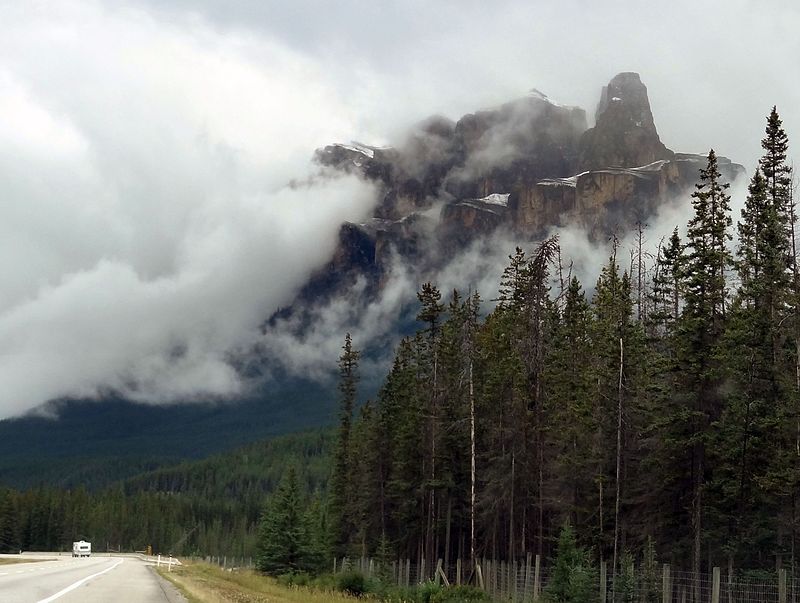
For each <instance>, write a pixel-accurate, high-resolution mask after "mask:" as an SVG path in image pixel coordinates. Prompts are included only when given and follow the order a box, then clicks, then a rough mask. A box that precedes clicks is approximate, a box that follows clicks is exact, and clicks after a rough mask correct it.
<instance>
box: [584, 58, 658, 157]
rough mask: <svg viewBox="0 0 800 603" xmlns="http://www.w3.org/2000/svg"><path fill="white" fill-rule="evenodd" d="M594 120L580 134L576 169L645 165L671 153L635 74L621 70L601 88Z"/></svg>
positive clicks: (643, 88)
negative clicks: (659, 132)
mask: <svg viewBox="0 0 800 603" xmlns="http://www.w3.org/2000/svg"><path fill="white" fill-rule="evenodd" d="M595 122H596V125H595V127H594V128H591V129H590V130H587V131H586V132H584V134H583V136H581V140H580V144H579V147H580V158H579V165H578V169H579V171H585V170H595V169H603V168H607V167H634V166H640V165H647V164H649V163H652V162H654V161H658V160H659V159H672V157H673V155H674V153H673V152H672V151H670V150H669V149H668V148H667V147H665V146H664V144H663V143H662V142H661V139H660V138H659V137H658V132H657V131H656V125H655V122H654V121H653V113H652V111H651V110H650V101H649V99H648V97H647V88H646V87H645V85H644V84H643V83H642V81H641V79H639V74H638V73H620V74H619V75H617V76H615V77H614V79H612V80H611V81H610V82H609V83H608V86H605V87H603V91H602V93H601V95H600V103H599V104H598V106H597V113H596V115H595Z"/></svg>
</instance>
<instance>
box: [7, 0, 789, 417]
mask: <svg viewBox="0 0 800 603" xmlns="http://www.w3.org/2000/svg"><path fill="white" fill-rule="evenodd" d="M712 5H714V6H716V8H717V9H718V10H716V13H715V14H716V15H717V18H715V19H713V20H711V21H709V20H708V19H707V18H706V17H707V15H708V14H710V13H711V12H714V10H713V9H712V8H709V7H708V6H706V5H703V6H702V7H701V6H698V5H696V3H691V2H689V1H688V0H686V1H682V2H679V3H678V4H674V3H673V4H670V5H669V7H668V8H663V9H658V10H655V9H653V8H652V7H650V6H648V7H646V8H645V7H644V6H641V7H640V6H638V5H636V4H635V3H631V2H622V1H618V0H615V1H613V2H610V3H603V4H597V5H594V4H587V3H585V2H581V1H578V0H570V1H568V2H566V3H558V4H552V6H542V5H541V4H532V3H526V2H514V1H510V0H508V1H505V0H504V1H503V2H501V3H500V5H491V6H489V5H487V4H482V3H475V2H467V3H461V2H459V3H455V2H443V3H437V4H435V5H432V4H430V3H422V2H420V1H417V0H412V1H411V2H389V3H373V4H369V5H365V4H364V3H363V2H356V1H354V0H345V1H343V2H341V3H337V4H335V5H334V4H331V5H320V3H316V2H307V1H306V0H300V1H298V2H296V3H275V2H258V1H254V0H234V1H231V2H224V3H223V2H215V1H211V0H208V1H202V2H187V1H185V0H164V1H161V0H159V1H158V2H154V1H148V0H129V1H127V2H114V3H112V2H102V1H100V0H66V1H65V2H59V3H57V4H52V3H50V4H47V5H38V4H34V5H31V4H30V3H25V4H21V3H20V4H14V3H6V4H4V5H3V6H2V7H0V34H1V35H0V114H2V116H3V119H2V122H1V123H0V385H2V387H0V417H3V416H10V415H14V414H19V413H22V412H25V411H27V410H30V409H32V408H35V407H37V406H38V405H40V404H41V403H44V402H46V401H48V400H50V399H53V398H59V397H65V396H100V395H103V394H105V393H107V392H109V391H118V392H120V393H122V394H123V395H126V396H129V397H132V398H135V399H138V400H142V401H148V402H163V401H183V400H197V399H207V398H209V397H213V398H218V397H226V396H230V395H235V394H237V393H240V392H241V391H242V388H243V387H246V384H244V383H243V382H242V381H241V379H240V378H239V376H238V375H237V374H236V372H235V371H234V370H233V369H231V364H232V361H231V359H232V358H233V359H234V362H233V364H235V359H236V358H237V357H239V356H240V355H241V354H242V353H246V352H247V351H248V350H250V349H252V347H253V346H258V345H259V344H262V343H263V340H262V339H261V338H260V336H258V335H257V334H258V326H259V325H260V324H262V322H263V320H264V319H265V318H266V317H268V316H269V315H270V314H272V312H274V311H275V310H276V309H277V308H279V307H282V306H285V305H286V304H288V303H290V302H291V301H292V299H293V298H294V295H295V294H296V292H297V291H298V289H299V288H300V287H301V286H302V285H303V284H304V283H305V282H306V280H307V278H308V276H309V274H311V272H313V270H314V269H316V268H317V267H319V266H320V265H322V264H323V263H324V262H325V261H326V260H327V259H328V258H329V256H330V252H331V250H332V249H333V248H334V246H335V244H336V236H337V231H338V228H339V225H340V224H341V223H342V222H343V221H354V222H359V221H363V220H364V219H365V218H366V217H367V216H368V215H369V214H370V212H371V208H372V205H373V204H374V202H375V194H374V191H373V190H372V188H371V187H369V186H368V185H366V184H364V183H363V182H361V181H359V180H357V179H355V178H352V177H332V176H330V175H325V174H318V173H317V171H318V168H316V167H313V166H310V165H309V163H308V159H309V158H310V157H311V156H312V154H313V150H314V149H315V148H317V147H321V146H323V145H325V144H328V143H330V142H333V141H348V140H353V139H355V140H360V141H363V142H365V143H368V144H382V143H385V142H386V141H392V140H394V141H398V140H407V138H406V133H407V132H408V131H409V127H410V126H411V124H414V123H417V122H419V121H420V120H422V119H424V118H426V117H427V116H429V115H431V114H437V113H438V114H442V115H445V116H446V117H447V118H451V119H457V118H458V117H460V116H461V115H463V114H465V113H468V112H472V111H475V110H476V109H478V108H481V107H487V106H496V105H499V104H501V103H503V102H506V101H508V100H510V99H513V98H515V97H519V96H522V95H524V94H525V93H526V92H527V91H528V90H529V89H530V88H531V87H534V86H535V87H537V88H538V89H540V90H543V91H544V92H546V93H547V94H549V95H550V96H551V97H553V98H556V99H558V100H559V101H560V102H563V103H566V104H572V105H579V106H582V107H584V108H585V109H586V110H587V113H588V115H589V117H590V118H591V115H592V113H593V108H594V105H595V103H596V101H597V98H598V95H599V91H600V87H601V86H602V85H604V84H605V83H607V81H608V79H610V77H612V76H613V75H614V74H615V73H617V72H619V71H623V70H636V71H639V72H640V73H641V74H642V78H643V81H644V82H645V83H646V85H647V86H648V89H649V92H650V98H651V104H652V106H653V112H654V116H655V120H656V124H657V125H658V128H659V131H660V133H661V136H662V139H663V140H664V142H665V143H666V144H667V145H668V146H670V147H671V148H675V149H676V150H681V151H699V152H704V151H705V150H706V149H707V147H709V146H714V148H715V149H717V150H718V151H719V152H720V154H724V155H727V156H730V157H731V158H732V159H733V160H734V161H738V162H740V163H742V164H744V165H745V166H746V167H747V168H749V169H752V167H753V166H754V165H755V161H756V159H757V157H758V155H759V154H760V149H759V147H758V141H759V140H760V138H761V136H762V134H763V127H764V117H765V116H766V114H767V112H768V111H769V108H770V107H771V106H772V105H773V104H777V105H778V108H779V109H780V110H782V111H783V112H784V114H783V116H784V119H785V122H784V123H785V126H786V129H787V131H788V133H789V136H790V138H791V137H792V136H797V135H800V130H798V127H797V126H798V122H797V117H796V116H795V115H793V114H791V113H789V111H790V109H791V108H792V107H795V106H798V104H799V103H800V84H798V82H797V81H796V79H793V78H791V77H788V76H787V74H791V73H793V69H794V65H793V63H792V61H793V60H794V57H795V56H797V55H798V51H800V46H798V45H799V44H800V41H798V38H797V36H795V35H793V33H794V31H795V30H796V29H797V25H798V23H799V22H800V12H799V11H800V9H798V8H797V7H795V6H789V5H788V4H786V5H784V6H781V7H774V6H773V7H770V8H769V9H766V8H764V7H761V6H760V5H758V6H756V5H754V4H752V3H748V2H745V0H736V1H734V2H725V3H723V2H721V1H720V2H714V3H712ZM609 39H615V40H619V41H620V42H619V43H618V44H613V45H612V44H608V43H607V41H608V40H609ZM742 39H747V40H749V41H750V43H749V44H741V40H742ZM654 48H657V49H658V51H657V52H655V51H654ZM708 48H714V52H708ZM761 50H763V52H761ZM767 53H769V55H770V60H769V61H766V60H765V56H766V54H767ZM742 73H746V74H748V76H747V79H746V80H743V79H742V77H741V74H742ZM441 142H442V141H441V140H439V137H433V138H432V139H430V140H426V141H422V142H420V145H422V146H425V145H427V152H429V153H430V154H431V155H432V156H440V155H443V153H444V151H443V148H442V145H441ZM409 144H410V143H409ZM406 168H407V169H408V170H409V171H410V172H412V173H415V170H416V169H418V168H419V166H417V165H409V166H406ZM292 182H300V183H305V184H302V185H292V184H291V183H292ZM676 207H678V206H676ZM679 207H681V208H684V209H685V208H686V207H688V202H687V204H685V205H680V206H679ZM684 209H680V210H676V211H677V214H676V216H675V217H679V216H678V214H680V216H683V214H682V213H681V212H683V211H684ZM736 217H737V215H736V214H735V216H734V218H736ZM662 218H663V219H659V220H658V221H657V222H656V221H653V223H652V225H651V227H650V228H649V229H648V234H647V237H648V239H649V240H650V242H651V243H652V244H653V246H655V244H656V243H657V240H658V239H659V238H660V236H662V234H664V233H667V232H669V231H671V229H672V227H673V226H674V224H673V222H674V223H677V224H684V223H685V219H681V220H674V217H673V216H668V215H667V212H664V216H662ZM662 222H663V224H664V228H661V224H662ZM667 224H669V225H668V226H667ZM662 231H663V232H662ZM561 236H562V239H561V240H562V246H563V247H564V248H565V252H564V255H565V257H566V256H567V255H571V257H573V258H574V259H575V260H576V267H575V270H576V272H579V275H580V271H584V272H585V276H582V279H583V280H584V282H592V279H593V276H592V275H594V274H596V270H597V266H595V263H594V262H593V259H594V258H596V257H599V258H604V257H607V253H606V252H603V253H599V252H597V251H596V250H595V249H594V248H592V249H587V245H589V243H587V242H586V239H585V237H582V236H581V233H578V232H574V233H573V232H572V231H564V232H562V235H561ZM627 244H628V243H627V242H625V243H624V245H627ZM513 247H514V241H512V240H510V238H509V239H504V238H502V237H499V238H495V239H493V240H492V241H491V242H485V243H481V244H480V245H478V246H475V247H472V248H470V249H469V250H467V251H466V252H465V253H464V254H461V255H459V256H458V257H457V258H454V259H453V260H452V261H451V262H450V265H449V266H448V268H447V269H445V270H443V271H442V272H440V273H439V274H434V275H430V278H431V279H432V280H435V281H437V282H439V285H440V287H441V288H442V290H443V291H444V292H445V294H447V293H448V292H449V289H450V288H451V287H453V286H458V287H460V288H464V287H469V286H471V285H474V287H475V288H477V289H478V290H479V291H481V293H482V294H483V295H484V297H485V298H486V299H489V298H491V297H492V291H493V287H496V285H493V284H492V283H493V282H494V281H495V280H499V275H500V271H501V270H502V267H503V266H504V265H505V263H506V261H507V256H508V254H509V253H511V252H512V251H513ZM568 249H574V250H575V251H574V252H571V251H568ZM579 260H580V261H581V262H583V264H581V265H580V266H579V265H578V264H577V262H578V261H579ZM584 265H585V267H583V266H584ZM420 278H422V275H419V274H416V273H415V272H413V270H412V271H409V270H408V269H406V268H403V267H401V266H400V265H399V264H397V265H396V266H395V267H394V269H393V270H392V271H391V278H390V279H389V280H388V282H387V285H386V288H385V289H384V293H383V295H382V297H381V299H380V300H378V301H375V302H369V303H373V304H375V305H374V306H369V305H367V306H364V304H367V303H368V302H365V301H364V300H363V299H362V297H361V296H360V293H359V290H358V285H357V286H356V288H355V289H354V290H353V291H352V292H351V297H350V298H349V301H348V299H345V300H338V301H336V302H334V304H333V305H331V307H329V308H327V309H326V308H319V309H317V312H318V321H317V322H316V323H315V326H314V327H313V329H312V330H311V331H308V332H306V333H305V334H303V335H302V337H300V338H299V339H298V337H299V335H298V333H299V331H298V330H297V327H296V325H295V326H292V325H288V324H284V325H283V327H285V328H283V330H282V331H280V332H278V331H276V332H273V333H271V334H268V336H271V337H273V338H274V339H273V340H272V341H273V342H274V343H275V344H276V345H277V346H282V347H278V348H276V349H278V350H282V351H283V352H285V358H284V361H285V363H286V364H287V365H289V366H290V367H292V370H297V371H300V370H305V369H310V367H314V366H318V365H317V364H315V363H316V362H318V361H320V360H321V359H322V356H324V362H325V363H326V364H327V365H328V366H330V358H331V357H335V356H337V355H338V353H339V346H340V345H341V337H342V334H343V332H344V331H346V330H351V327H352V329H353V330H355V331H356V333H354V334H355V335H356V336H357V337H361V338H362V340H365V341H366V340H367V339H369V338H370V337H376V338H378V339H380V338H381V337H388V333H389V331H388V330H387V325H389V324H391V322H392V318H393V317H396V315H397V312H399V311H401V310H402V309H403V308H404V307H405V306H404V304H408V303H409V300H410V303H413V300H414V292H415V291H416V289H417V287H418V285H419V279H420ZM490 281H492V282H490ZM353 300H355V301H353ZM353 308H362V309H363V310H364V312H363V313H358V312H355V313H354V311H353ZM358 329H360V331H358ZM294 346H297V347H294ZM314 370H317V372H319V369H314Z"/></svg>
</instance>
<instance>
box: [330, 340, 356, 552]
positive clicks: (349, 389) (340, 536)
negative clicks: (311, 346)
mask: <svg viewBox="0 0 800 603" xmlns="http://www.w3.org/2000/svg"><path fill="white" fill-rule="evenodd" d="M358 359H359V352H358V350H356V349H355V348H354V347H353V340H352V338H351V337H350V333H347V335H346V336H345V340H344V346H342V355H341V356H340V357H339V394H340V405H339V409H340V410H339V434H338V441H337V445H336V450H335V452H334V460H333V472H332V475H331V497H330V527H331V530H332V532H331V534H332V535H331V540H332V544H333V549H334V552H335V554H337V555H344V554H345V553H346V552H347V545H348V542H349V540H350V536H351V534H352V532H353V526H352V525H351V523H350V518H351V515H350V512H351V510H352V509H351V507H352V501H351V497H352V493H353V492H354V488H353V487H352V484H351V480H352V473H351V471H350V434H351V430H352V423H353V408H354V407H355V403H356V395H357V390H358V380H359V373H358Z"/></svg>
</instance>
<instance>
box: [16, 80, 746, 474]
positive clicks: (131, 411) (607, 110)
mask: <svg viewBox="0 0 800 603" xmlns="http://www.w3.org/2000/svg"><path fill="white" fill-rule="evenodd" d="M315 160H316V162H317V164H318V165H319V166H320V169H322V170H332V171H334V172H337V173H341V172H344V173H351V174H356V175H358V176H359V177H361V178H364V179H366V180H368V181H370V182H372V183H374V184H375V186H376V187H377V190H378V194H379V199H378V202H377V204H376V207H375V211H374V215H373V216H372V217H371V218H370V219H369V220H368V221H366V222H364V223H360V224H353V223H346V224H343V225H342V226H341V229H340V232H339V239H338V246H337V248H336V251H335V253H334V254H333V257H332V258H331V259H330V261H329V262H328V263H327V264H326V265H325V266H323V267H322V268H321V269H320V270H318V271H317V272H316V273H315V274H313V275H312V276H311V278H310V279H309V281H308V282H307V284H306V285H305V286H304V287H303V289H302V290H301V292H300V293H299V295H298V297H297V299H296V300H295V302H294V303H293V304H292V305H291V306H290V307H288V308H284V309H282V310H280V311H279V312H277V313H276V314H275V315H273V316H272V317H270V318H267V320H265V325H264V328H265V329H268V328H270V327H271V326H273V325H275V324H276V323H277V322H279V321H280V320H281V319H282V318H286V317H288V316H294V317H295V318H297V317H300V318H301V320H299V321H295V322H296V323H299V324H301V325H302V324H306V325H309V326H310V328H313V325H310V321H311V320H313V318H312V317H313V312H312V311H311V310H309V308H312V309H313V308H314V307H319V306H321V305H322V304H324V303H326V301H328V300H331V299H333V298H336V297H337V296H343V295H345V292H346V291H347V290H348V289H349V288H350V287H351V286H352V285H353V284H354V283H356V282H363V283H365V285H364V286H363V287H362V288H361V289H359V291H360V293H359V295H360V296H362V297H365V298H370V297H371V296H372V297H374V296H377V295H379V294H380V292H381V290H382V288H383V287H384V286H385V284H386V282H387V280H388V278H389V274H390V271H391V270H392V267H393V266H394V265H395V264H396V263H397V262H400V263H403V264H404V265H405V266H407V267H409V269H411V270H412V271H413V273H414V275H415V276H416V277H418V280H419V282H423V279H426V277H427V278H430V276H429V275H430V274H432V273H435V271H436V270H437V268H440V267H441V266H442V265H443V264H444V263H445V262H447V261H448V260H450V259H452V258H453V257H455V256H457V255H458V254H459V253H461V252H462V251H464V250H465V249H466V248H467V247H468V246H469V245H470V244H472V243H473V242H475V241H480V240H486V239H487V238H489V237H491V236H492V235H494V234H495V233H501V232H502V233H505V234H506V235H507V238H509V239H513V240H514V241H517V242H518V244H520V245H526V244H527V243H530V242H533V241H536V240H537V239H539V238H541V237H543V236H544V235H545V234H546V233H547V232H548V231H549V230H551V229H552V228H554V227H560V226H567V225H571V226H577V227H580V228H582V229H583V230H584V231H585V232H586V234H587V236H588V237H589V238H592V239H595V240H605V238H606V237H607V236H608V234H609V233H611V232H616V233H618V234H623V233H624V231H625V230H627V229H630V228H632V227H633V226H634V225H635V224H636V222H637V221H642V222H644V221H645V220H646V219H647V218H648V217H649V216H651V215H653V214H654V213H655V212H657V211H658V210H659V208H661V207H663V206H665V205H666V204H670V203H675V202H676V201H675V200H676V199H680V198H684V202H685V198H686V197H688V193H689V191H690V190H691V189H692V187H693V186H694V184H695V183H696V181H697V178H698V170H699V168H700V167H704V165H705V157H703V156H699V155H692V154H686V153H679V152H675V151H673V150H670V149H668V148H667V147H666V146H665V145H664V144H663V143H662V142H661V139H660V137H659V134H658V131H657V128H656V126H655V121H654V118H653V114H652V111H651V108H650V102H649V98H648V94H647V88H646V87H645V85H644V84H643V83H642V81H641V78H640V77H639V75H638V74H636V73H621V74H619V75H617V76H615V77H614V78H613V79H612V80H611V81H610V82H609V83H608V85H607V86H605V87H604V88H603V89H602V91H601V94H600V100H599V103H598V106H597V110H596V113H595V124H594V126H593V127H591V128H589V127H588V122H587V118H586V112H585V111H584V110H583V109H581V108H579V107H571V106H565V105H561V104H559V103H557V102H555V101H553V100H552V99H550V98H548V97H547V96H546V95H545V94H543V93H541V92H539V91H538V90H532V91H531V92H530V93H529V94H527V95H526V96H524V97H522V98H518V99H516V100H513V101H511V102H508V103H505V104H503V105H501V106H499V107H495V108H492V109H487V110H482V111H477V112H475V113H471V114H468V115H464V116H463V117H461V118H460V119H459V120H457V121H452V120H449V119H447V118H444V117H440V116H434V117H431V118H429V119H427V120H425V121H423V122H421V123H420V124H418V125H417V126H416V127H414V128H413V129H412V130H411V131H410V132H409V133H408V135H407V136H406V137H405V139H404V140H403V141H402V142H401V143H400V144H398V145H397V146H396V147H374V146H369V145H364V144H360V143H351V144H342V143H335V144H331V145H329V146H326V147H324V148H321V149H318V150H317V151H316V153H315ZM719 162H720V169H721V171H722V172H723V175H724V177H725V178H727V179H728V180H733V179H735V178H736V177H737V176H739V175H740V174H741V173H743V171H744V170H743V168H742V167H741V166H740V165H737V164H735V163H732V162H731V161H730V160H728V159H725V158H719ZM507 251H508V252H510V251H512V249H509V250H507ZM464 285H465V286H466V285H469V283H465V284H464ZM413 293H414V292H413V291H409V292H408V295H409V297H411V298H413ZM414 313H415V312H414V311H413V309H408V311H406V310H405V309H403V310H401V312H400V315H399V316H395V317H394V322H393V324H392V325H391V328H393V329H394V330H395V331H396V332H410V331H412V330H413V328H412V327H410V325H411V324H412V323H413V316H414ZM303 318H305V320H302V319H303ZM342 335H343V333H342ZM392 341H393V340H389V341H384V342H383V343H382V345H384V346H391V344H392ZM358 345H359V347H361V348H362V349H364V347H367V348H368V347H369V346H370V345H374V344H371V343H369V342H359V344H358ZM384 351H385V350H384ZM255 355H257V353H256V354H255ZM334 363H335V358H331V359H330V366H331V369H333V368H334V366H335V364H334ZM243 364H245V365H248V366H254V365H257V364H258V363H257V361H256V362H248V363H243ZM366 389H368V390H370V391H374V390H375V389H376V384H370V385H369V386H368V387H367V388H366ZM335 395H336V394H335V388H334V387H333V386H332V385H330V384H328V385H320V384H319V383H315V382H314V381H311V380H307V379H289V378H285V379H280V380H278V381H277V382H270V383H269V384H267V385H263V386H260V387H259V388H257V389H256V390H255V391H254V392H252V393H251V394H250V395H249V397H248V398H247V399H245V400H240V401H238V402H230V403H208V404H196V405H188V404H187V405H175V406H146V405H139V404H133V403H131V402H128V401H124V400H116V399H111V400H104V401H102V403H97V402H92V401H77V400H73V401H67V402H61V403H58V404H55V405H52V407H51V409H50V411H51V414H53V413H55V414H57V415H58V417H59V418H58V420H54V419H48V418H42V417H39V416H29V417H22V418H18V419H13V420H6V421H0V483H7V484H11V485H15V486H28V485H33V484H36V483H54V484H57V485H61V486H66V487H69V486H72V485H75V484H79V483H84V484H88V485H90V486H93V487H100V486H102V485H105V484H106V483H108V482H109V481H113V480H114V479H119V478H122V477H126V476H129V475H133V474H136V473H139V472H141V471H143V470H149V469H154V468H158V467H160V466H163V465H165V464H168V463H170V462H173V461H175V460H180V459H191V458H200V457H203V456H207V455H209V454H212V453H216V452H220V451H223V450H227V449H230V448H233V447H235V446H238V445H242V444H245V443H247V442H252V441H256V440H259V439H262V438H264V437H266V436H269V435H276V434H281V433H287V432H290V431H296V430H299V429H304V428H309V427H313V426H317V425H324V424H329V423H330V422H331V420H332V418H333V416H334V414H333V413H334V401H333V398H334V397H335Z"/></svg>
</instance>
